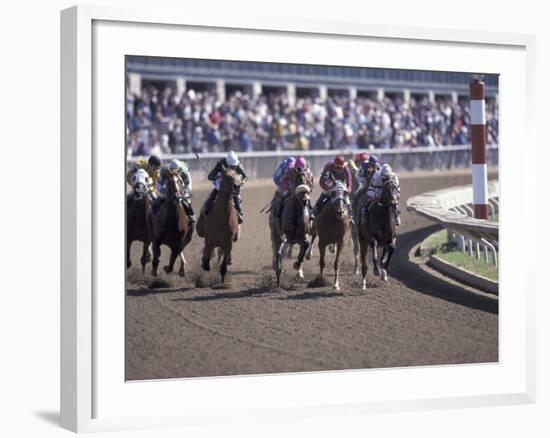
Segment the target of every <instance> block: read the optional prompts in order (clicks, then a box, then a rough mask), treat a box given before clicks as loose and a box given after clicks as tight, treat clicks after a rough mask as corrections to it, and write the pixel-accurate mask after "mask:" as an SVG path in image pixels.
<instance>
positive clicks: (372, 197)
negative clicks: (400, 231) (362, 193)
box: [363, 164, 401, 226]
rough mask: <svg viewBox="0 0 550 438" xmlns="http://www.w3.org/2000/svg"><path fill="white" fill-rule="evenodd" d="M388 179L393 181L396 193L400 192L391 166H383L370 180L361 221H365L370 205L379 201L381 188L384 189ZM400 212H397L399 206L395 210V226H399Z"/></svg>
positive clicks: (397, 179)
mask: <svg viewBox="0 0 550 438" xmlns="http://www.w3.org/2000/svg"><path fill="white" fill-rule="evenodd" d="M390 179H393V180H394V182H395V183H396V185H397V188H398V192H399V191H400V188H399V187H400V186H399V178H397V175H396V174H395V173H394V172H393V170H392V168H391V166H390V165H389V164H384V165H383V166H382V167H381V168H380V170H379V171H377V172H376V173H375V174H374V175H373V176H372V179H371V182H370V184H369V188H368V189H367V196H368V201H367V203H366V204H365V207H364V210H363V221H364V223H367V222H366V219H367V217H368V215H367V212H368V209H369V207H370V205H371V204H372V203H373V202H376V201H379V200H380V197H381V196H382V188H383V187H384V183H385V182H386V181H388V180H390ZM400 214H401V212H400V210H399V206H398V207H397V208H396V209H395V224H396V225H397V226H399V225H401V216H400Z"/></svg>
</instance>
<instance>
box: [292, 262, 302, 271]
mask: <svg viewBox="0 0 550 438" xmlns="http://www.w3.org/2000/svg"><path fill="white" fill-rule="evenodd" d="M292 266H293V267H294V269H296V270H298V269H300V263H298V262H294V264H293V265H292Z"/></svg>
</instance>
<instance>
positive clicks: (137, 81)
mask: <svg viewBox="0 0 550 438" xmlns="http://www.w3.org/2000/svg"><path fill="white" fill-rule="evenodd" d="M128 89H129V91H130V93H132V94H135V95H137V96H141V75H140V74H139V73H128Z"/></svg>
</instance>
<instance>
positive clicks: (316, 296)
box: [276, 291, 344, 300]
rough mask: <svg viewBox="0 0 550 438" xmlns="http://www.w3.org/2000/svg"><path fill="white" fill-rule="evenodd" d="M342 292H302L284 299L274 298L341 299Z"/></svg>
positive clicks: (286, 298)
mask: <svg viewBox="0 0 550 438" xmlns="http://www.w3.org/2000/svg"><path fill="white" fill-rule="evenodd" d="M343 296H344V294H343V293H342V292H321V291H319V292H304V293H301V294H297V295H287V296H286V297H281V298H276V299H277V300H317V299H319V298H334V297H343Z"/></svg>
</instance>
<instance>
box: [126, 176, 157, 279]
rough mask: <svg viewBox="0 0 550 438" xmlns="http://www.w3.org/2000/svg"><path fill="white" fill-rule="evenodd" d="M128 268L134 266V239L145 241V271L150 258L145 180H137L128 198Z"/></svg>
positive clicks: (142, 255)
mask: <svg viewBox="0 0 550 438" xmlns="http://www.w3.org/2000/svg"><path fill="white" fill-rule="evenodd" d="M126 206H127V211H126V268H129V267H130V266H132V261H131V260H130V247H131V246H132V242H133V241H134V240H139V241H140V242H143V251H142V253H141V270H142V272H145V265H146V264H147V261H148V258H149V244H150V243H151V238H150V235H149V226H150V223H149V214H148V211H149V199H148V197H147V187H146V183H145V181H144V180H137V181H136V182H135V184H134V186H133V191H132V193H130V194H129V195H128V196H127V198H126Z"/></svg>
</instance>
